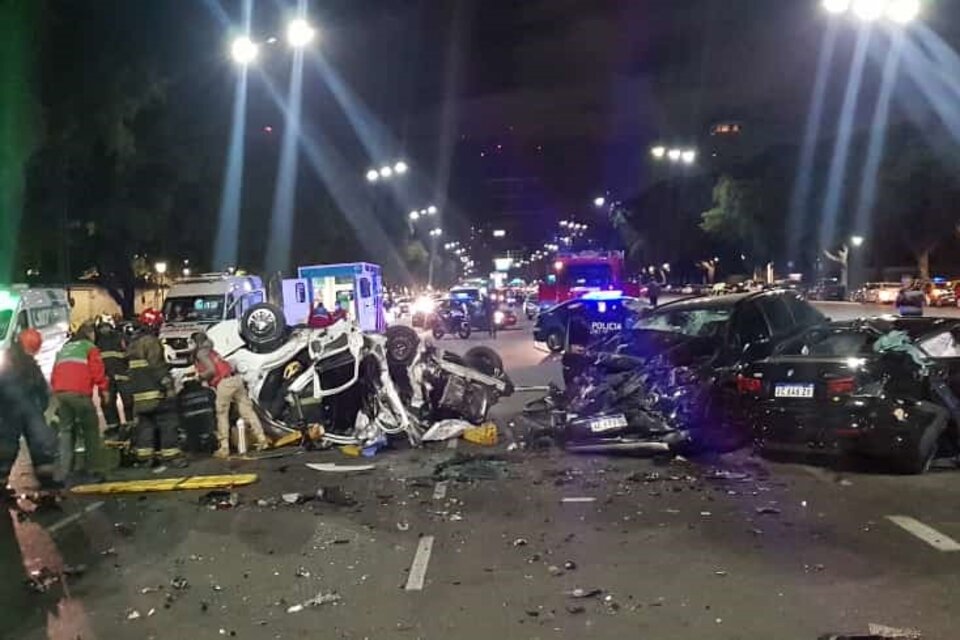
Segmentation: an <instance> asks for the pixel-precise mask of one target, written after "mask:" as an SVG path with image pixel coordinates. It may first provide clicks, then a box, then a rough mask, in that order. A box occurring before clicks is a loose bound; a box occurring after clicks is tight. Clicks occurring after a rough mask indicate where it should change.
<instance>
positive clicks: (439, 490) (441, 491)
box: [433, 480, 447, 500]
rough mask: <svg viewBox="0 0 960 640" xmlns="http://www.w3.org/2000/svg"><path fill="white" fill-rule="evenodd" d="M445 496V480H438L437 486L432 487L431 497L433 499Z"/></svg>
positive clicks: (440, 498) (441, 498)
mask: <svg viewBox="0 0 960 640" xmlns="http://www.w3.org/2000/svg"><path fill="white" fill-rule="evenodd" d="M446 497H447V481H446V480H444V481H443V482H438V483H437V486H435V487H434V488H433V499H434V500H443V499H444V498H446Z"/></svg>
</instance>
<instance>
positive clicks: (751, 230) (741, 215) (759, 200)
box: [700, 176, 782, 265]
mask: <svg viewBox="0 0 960 640" xmlns="http://www.w3.org/2000/svg"><path fill="white" fill-rule="evenodd" d="M766 193H767V189H766V185H765V183H764V181H763V180H762V179H744V178H733V177H730V176H721V177H720V178H719V180H718V181H717V185H716V187H714V190H713V207H712V208H711V209H709V210H707V211H704V212H703V215H702V222H701V223H700V227H701V228H702V229H703V230H704V231H705V232H706V233H707V234H709V235H712V236H714V237H716V238H718V239H720V240H722V241H724V242H726V243H728V244H730V245H732V246H733V247H735V248H736V249H738V250H739V252H741V253H744V254H747V255H749V256H751V257H752V258H753V259H754V261H755V264H757V265H758V264H764V263H766V262H768V261H770V260H771V259H772V258H773V257H774V254H775V253H776V251H777V249H778V245H779V242H778V234H777V232H776V229H777V226H776V224H777V223H776V222H774V220H773V218H774V215H775V212H774V210H773V207H772V206H771V205H770V203H769V202H768V198H767V195H766ZM780 224H781V225H782V223H780Z"/></svg>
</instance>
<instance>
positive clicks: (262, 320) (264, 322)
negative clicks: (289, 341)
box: [247, 309, 277, 338]
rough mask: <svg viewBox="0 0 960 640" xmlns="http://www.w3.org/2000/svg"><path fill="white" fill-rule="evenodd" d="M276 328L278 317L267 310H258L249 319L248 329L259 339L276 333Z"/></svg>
mask: <svg viewBox="0 0 960 640" xmlns="http://www.w3.org/2000/svg"><path fill="white" fill-rule="evenodd" d="M276 326H277V319H276V316H274V314H273V313H271V312H270V311H269V310H267V309H257V310H256V311H254V312H253V313H251V314H250V317H249V318H247V328H248V329H249V330H250V333H252V334H253V335H255V336H257V337H258V338H264V337H267V336H269V335H270V334H272V333H273V332H274V330H275V329H276Z"/></svg>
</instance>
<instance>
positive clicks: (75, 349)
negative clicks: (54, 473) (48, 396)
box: [50, 323, 110, 480]
mask: <svg viewBox="0 0 960 640" xmlns="http://www.w3.org/2000/svg"><path fill="white" fill-rule="evenodd" d="M94 333H95V332H94V328H93V325H92V324H89V323H87V324H83V325H81V326H80V328H79V329H77V331H76V332H75V333H74V334H73V337H71V338H70V341H69V342H67V344H65V345H64V346H63V348H62V349H60V352H59V353H58V354H57V359H56V363H55V364H54V365H53V375H52V376H51V382H50V386H51V387H52V388H53V394H54V396H55V397H56V400H57V415H58V416H59V418H60V425H59V430H60V434H59V436H60V437H59V440H60V464H61V466H62V467H63V472H64V473H65V474H68V473H71V472H72V471H73V462H74V460H73V453H74V445H75V439H76V438H78V437H79V438H83V446H84V454H83V459H84V463H83V468H82V469H78V471H80V472H81V473H85V474H86V475H87V476H88V477H87V478H83V480H87V479H89V480H99V479H101V478H102V477H103V475H104V473H105V472H106V467H105V460H104V457H103V450H102V442H101V441H100V421H99V419H98V418H97V410H96V407H94V405H93V398H92V396H93V392H94V391H98V392H99V393H100V398H101V400H102V401H105V399H106V398H107V395H108V392H109V390H110V383H109V382H108V381H107V374H106V371H105V370H104V366H103V358H101V357H100V350H99V349H97V346H96V345H95V344H94V343H93V340H94V337H95V336H94Z"/></svg>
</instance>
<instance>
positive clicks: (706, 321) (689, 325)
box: [633, 308, 730, 338]
mask: <svg viewBox="0 0 960 640" xmlns="http://www.w3.org/2000/svg"><path fill="white" fill-rule="evenodd" d="M729 319H730V310H729V309H686V308H684V309H671V310H664V311H662V312H659V313H654V314H652V315H649V316H646V317H645V318H640V319H639V320H638V321H637V322H636V323H635V324H634V325H633V328H634V329H639V330H647V331H666V332H670V333H679V334H682V335H686V336H690V337H694V338H701V337H709V336H715V335H717V334H718V333H719V331H720V330H721V329H722V328H723V327H724V326H725V325H726V324H727V321H728V320H729Z"/></svg>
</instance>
